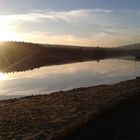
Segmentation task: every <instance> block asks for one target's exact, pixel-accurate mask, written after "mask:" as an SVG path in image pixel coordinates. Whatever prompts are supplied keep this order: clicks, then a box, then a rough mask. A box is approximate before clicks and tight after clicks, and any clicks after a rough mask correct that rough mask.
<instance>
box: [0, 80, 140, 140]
mask: <svg viewBox="0 0 140 140" xmlns="http://www.w3.org/2000/svg"><path fill="white" fill-rule="evenodd" d="M139 93H140V80H130V81H125V82H121V83H118V84H114V85H108V86H106V85H101V86H95V87H88V88H79V89H74V90H70V91H66V92H63V91H62V92H57V93H52V94H50V95H38V96H30V97H25V98H21V99H12V100H6V101H0V140H14V139H15V140H48V139H64V138H65V139H68V137H69V138H70V136H74V137H75V136H76V135H75V132H78V131H79V132H80V133H81V132H82V130H80V129H82V127H83V126H84V128H86V127H85V125H86V124H89V122H92V123H97V122H102V121H100V120H106V119H107V118H108V117H107V118H106V117H102V116H105V114H109V113H107V112H109V111H110V110H113V111H114V113H115V112H118V111H117V108H116V107H117V106H120V105H121V104H122V103H123V104H128V105H129V106H130V104H129V103H128V101H129V100H130V99H131V98H132V99H134V98H139V97H140V96H139ZM19 94H20V93H19ZM133 103H135V102H133ZM137 103H138V102H137ZM115 110H116V111H115ZM132 110H133V109H131V108H130V111H132ZM128 112H129V109H128ZM109 116H111V115H109ZM114 116H115V115H114ZM116 116H117V115H116ZM123 116H124V115H123ZM128 116H129V114H128ZM100 118H106V119H100ZM128 118H129V117H128ZM110 119H111V118H109V120H110ZM96 120H97V121H96ZM137 120H139V119H137ZM112 122H115V120H114V121H113V120H112ZM139 122H140V120H139ZM101 124H102V123H101ZM126 124H127V123H126ZM88 126H89V125H88ZM89 127H90V126H89ZM86 130H88V128H87V129H86ZM86 130H85V134H87V133H86V132H87V131H86ZM98 130H101V129H98ZM110 130H111V129H110ZM103 131H104V130H103ZM103 131H101V135H102V134H104V133H103ZM118 131H119V129H118ZM120 131H121V129H120ZM98 132H99V131H98ZM71 133H72V134H71ZM96 134H97V133H96ZM111 134H112V133H111ZM67 136H68V137H67ZM93 136H95V135H93ZM72 139H73V138H72ZM77 139H78V138H77Z"/></svg>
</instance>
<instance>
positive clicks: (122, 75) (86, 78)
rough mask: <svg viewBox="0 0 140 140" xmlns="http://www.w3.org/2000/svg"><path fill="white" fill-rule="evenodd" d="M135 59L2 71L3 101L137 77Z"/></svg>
mask: <svg viewBox="0 0 140 140" xmlns="http://www.w3.org/2000/svg"><path fill="white" fill-rule="evenodd" d="M136 67H137V69H139V68H138V67H139V64H136V65H135V61H131V60H121V59H108V60H102V61H100V62H96V61H90V62H83V63H74V64H66V65H58V66H49V67H42V68H39V69H34V70H32V71H26V72H15V73H8V74H3V73H0V100H2V99H9V98H15V97H23V96H28V95H35V94H45V93H47V94H48V93H51V92H54V91H60V90H68V89H73V88H78V87H87V86H92V85H99V84H113V83H116V82H119V81H124V80H128V79H134V78H135V73H137V70H136V72H135V68H136Z"/></svg>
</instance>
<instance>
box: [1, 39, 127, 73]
mask: <svg viewBox="0 0 140 140" xmlns="http://www.w3.org/2000/svg"><path fill="white" fill-rule="evenodd" d="M128 54H129V52H127V53H126V52H125V53H124V51H122V50H113V49H103V48H99V47H97V48H87V47H70V46H68V47H64V46H63V47H61V46H58V45H53V46H52V45H51V46H49V45H48V46H47V47H44V46H41V45H39V44H32V43H24V42H3V43H1V44H0V71H2V72H12V71H26V70H32V69H34V68H39V67H42V66H49V65H56V64H63V63H72V62H80V61H88V60H97V61H99V60H100V59H105V58H109V57H116V56H122V55H128Z"/></svg>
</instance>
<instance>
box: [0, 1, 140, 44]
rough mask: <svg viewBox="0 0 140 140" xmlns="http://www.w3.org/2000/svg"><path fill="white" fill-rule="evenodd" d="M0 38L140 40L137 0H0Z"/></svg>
mask: <svg viewBox="0 0 140 140" xmlns="http://www.w3.org/2000/svg"><path fill="white" fill-rule="evenodd" d="M0 40H17V41H27V42H35V43H46V44H66V45H82V46H103V47H114V46H115V47H116V46H122V45H126V44H132V43H134V42H135V41H136V42H137V43H139V40H140V0H0Z"/></svg>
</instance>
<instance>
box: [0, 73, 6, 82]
mask: <svg viewBox="0 0 140 140" xmlns="http://www.w3.org/2000/svg"><path fill="white" fill-rule="evenodd" d="M6 77H7V76H6V74H4V73H1V72H0V80H6Z"/></svg>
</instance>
